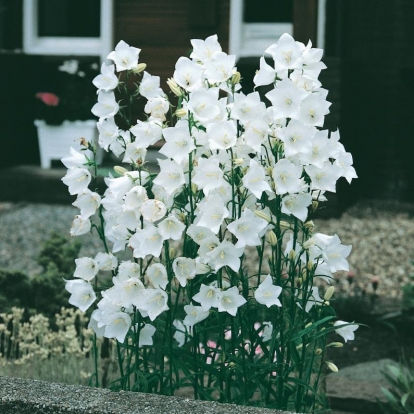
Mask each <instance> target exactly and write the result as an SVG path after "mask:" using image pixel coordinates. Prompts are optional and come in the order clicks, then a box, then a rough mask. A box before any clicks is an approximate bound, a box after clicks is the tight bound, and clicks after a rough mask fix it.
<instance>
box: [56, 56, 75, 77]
mask: <svg viewBox="0 0 414 414" xmlns="http://www.w3.org/2000/svg"><path fill="white" fill-rule="evenodd" d="M78 68H79V62H78V61H77V60H76V59H70V60H65V61H64V62H63V64H62V65H61V66H59V67H58V69H59V70H60V71H61V72H66V73H69V75H75V74H76V72H77V71H78Z"/></svg>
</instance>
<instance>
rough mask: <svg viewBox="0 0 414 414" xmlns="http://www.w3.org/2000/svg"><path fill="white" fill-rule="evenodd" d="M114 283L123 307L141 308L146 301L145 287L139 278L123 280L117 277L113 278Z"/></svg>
mask: <svg viewBox="0 0 414 414" xmlns="http://www.w3.org/2000/svg"><path fill="white" fill-rule="evenodd" d="M112 282H113V284H114V287H115V288H116V289H117V291H118V292H119V296H120V303H121V304H122V306H123V307H130V306H131V305H134V306H137V307H139V306H140V304H141V302H142V301H143V300H144V296H145V287H144V285H143V283H142V282H141V280H140V279H139V278H138V277H131V278H129V279H121V278H120V277H119V276H115V277H113V278H112Z"/></svg>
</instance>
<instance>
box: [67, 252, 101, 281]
mask: <svg viewBox="0 0 414 414" xmlns="http://www.w3.org/2000/svg"><path fill="white" fill-rule="evenodd" d="M75 263H76V269H75V273H74V274H73V276H74V277H79V278H81V279H83V280H86V281H88V282H89V281H91V280H92V279H93V278H94V277H95V276H96V275H97V274H98V272H99V265H98V263H97V262H96V260H94V259H91V258H90V257H80V258H79V259H75Z"/></svg>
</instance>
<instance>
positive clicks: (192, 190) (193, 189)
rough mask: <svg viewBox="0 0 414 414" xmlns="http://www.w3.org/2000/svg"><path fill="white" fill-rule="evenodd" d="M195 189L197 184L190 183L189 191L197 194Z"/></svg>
mask: <svg viewBox="0 0 414 414" xmlns="http://www.w3.org/2000/svg"><path fill="white" fill-rule="evenodd" d="M197 191H198V187H197V184H196V183H191V192H192V193H193V194H197Z"/></svg>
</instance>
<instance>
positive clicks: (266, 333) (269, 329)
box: [262, 322, 273, 342]
mask: <svg viewBox="0 0 414 414" xmlns="http://www.w3.org/2000/svg"><path fill="white" fill-rule="evenodd" d="M263 326H264V328H263V332H262V339H263V342H267V341H270V340H271V339H272V333H273V324H272V322H263Z"/></svg>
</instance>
